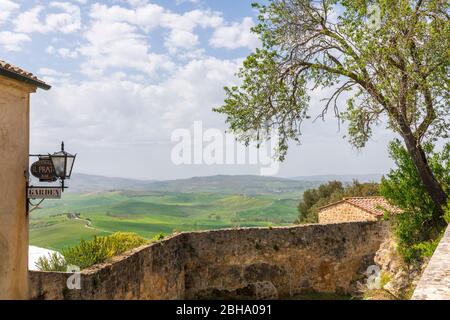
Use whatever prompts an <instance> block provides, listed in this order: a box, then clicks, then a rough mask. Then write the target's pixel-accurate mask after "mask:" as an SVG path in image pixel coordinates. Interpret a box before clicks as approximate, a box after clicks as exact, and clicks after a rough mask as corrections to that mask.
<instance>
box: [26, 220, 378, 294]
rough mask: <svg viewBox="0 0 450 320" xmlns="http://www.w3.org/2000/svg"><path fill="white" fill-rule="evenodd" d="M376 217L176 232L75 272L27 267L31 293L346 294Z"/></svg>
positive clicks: (367, 253) (373, 239) (373, 243)
mask: <svg viewBox="0 0 450 320" xmlns="http://www.w3.org/2000/svg"><path fill="white" fill-rule="evenodd" d="M385 234H386V233H385V226H384V224H382V223H380V222H353V223H342V224H325V225H321V224H312V225H302V226H295V227H280V228H246V229H227V230H216V231H204V232H190V233H181V234H178V235H175V236H173V237H171V238H168V239H166V240H163V241H161V242H159V243H154V244H151V245H148V246H144V247H141V248H138V249H135V250H133V251H131V252H128V253H127V254H125V255H122V256H120V257H115V258H114V259H113V260H112V261H110V262H108V263H104V264H100V265H97V266H94V267H92V268H89V269H86V270H83V271H82V272H81V290H68V289H67V287H66V280H67V278H68V277H69V276H70V274H64V273H55V272H34V271H31V272H30V283H31V297H32V298H33V299H207V298H216V299H242V298H252V299H269V298H285V297H289V296H292V295H296V294H299V293H301V292H304V291H318V292H339V293H349V292H351V291H352V290H353V282H354V281H355V280H356V279H358V278H359V277H360V276H361V274H360V271H361V270H365V269H366V268H367V266H368V265H369V264H373V259H372V257H373V256H374V254H375V252H376V251H377V250H378V248H379V246H380V244H381V242H382V241H383V238H384V237H385Z"/></svg>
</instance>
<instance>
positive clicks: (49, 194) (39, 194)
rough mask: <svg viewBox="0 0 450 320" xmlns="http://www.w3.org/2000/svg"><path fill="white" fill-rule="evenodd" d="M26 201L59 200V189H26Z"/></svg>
mask: <svg viewBox="0 0 450 320" xmlns="http://www.w3.org/2000/svg"><path fill="white" fill-rule="evenodd" d="M28 199H61V187H28Z"/></svg>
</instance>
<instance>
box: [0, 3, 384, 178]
mask: <svg viewBox="0 0 450 320" xmlns="http://www.w3.org/2000/svg"><path fill="white" fill-rule="evenodd" d="M250 4H251V1H246V0H164V1H163V0H159V1H156V0H155V1H147V0H128V1H127V0H110V1H107V0H97V1H90V0H72V1H44V0H26V1H25V0H23V1H20V0H0V52H1V54H0V59H3V60H6V61H8V62H10V63H13V64H16V65H18V66H21V67H23V68H25V69H27V70H29V71H31V72H33V73H35V74H36V75H38V76H39V77H40V78H42V79H44V80H45V81H47V82H48V83H49V84H51V85H52V86H53V87H52V89H51V90H50V91H42V90H39V91H38V92H37V93H36V94H34V95H33V97H32V112H31V151H32V152H33V153H47V152H52V151H56V149H57V148H58V145H59V143H60V141H61V140H64V141H65V143H66V148H67V149H68V151H73V152H77V153H78V160H77V163H76V167H75V169H74V170H75V171H76V172H83V173H91V174H100V175H107V176H118V177H131V178H141V179H174V178H184V177H191V176H198V175H212V174H258V173H259V172H260V170H259V169H260V166H258V165H238V164H236V165H230V164H228V165H206V164H196V165H175V164H174V163H173V162H172V160H171V151H172V150H173V148H174V145H175V143H174V142H172V141H171V135H172V133H173V132H174V130H176V129H183V128H185V129H188V130H192V128H193V125H194V121H202V125H203V129H204V130H206V129H208V128H216V129H220V130H224V129H225V125H224V117H223V116H221V115H218V114H215V113H213V112H212V111H211V109H212V108H213V107H216V106H219V105H221V103H222V101H223V98H224V91H223V87H224V86H225V85H231V84H235V83H236V78H235V76H234V74H235V72H236V71H237V69H238V67H239V66H240V64H241V63H242V60H243V59H244V58H245V57H246V55H248V54H249V53H250V52H251V51H252V50H253V49H254V48H256V47H257V46H258V45H259V42H258V39H257V38H256V37H255V36H254V35H253V34H252V33H251V32H250V28H251V27H252V25H253V24H254V23H255V22H256V19H255V17H256V12H255V11H253V9H252V8H251V6H250ZM325 94H326V92H324V91H320V90H318V91H316V92H313V93H312V98H313V99H312V101H313V104H318V103H319V101H320V99H321V98H323V97H325ZM317 112H319V109H318V108H317ZM303 133H304V136H303V143H302V145H301V146H297V145H295V144H294V145H292V147H291V149H290V151H289V154H288V157H287V160H286V162H285V163H283V164H282V165H281V167H280V170H279V172H278V175H279V176H284V177H289V176H298V175H315V174H349V173H354V174H358V173H359V174H360V173H384V172H386V171H387V170H388V168H389V167H391V166H392V163H391V161H390V160H389V159H388V156H387V152H386V145H387V142H388V141H389V140H390V139H391V138H392V135H391V134H390V133H389V132H386V131H384V129H383V128H379V129H378V130H376V133H375V135H374V137H373V139H372V140H371V141H370V143H369V144H368V146H367V147H366V148H365V149H364V150H362V151H357V150H355V149H353V148H352V147H351V146H349V144H348V143H347V142H346V140H345V139H343V138H342V137H343V136H344V135H345V131H342V129H341V132H338V126H337V123H336V121H335V120H334V119H333V118H331V117H330V118H329V119H327V121H326V122H321V121H318V122H316V123H307V124H306V125H305V127H304V129H303Z"/></svg>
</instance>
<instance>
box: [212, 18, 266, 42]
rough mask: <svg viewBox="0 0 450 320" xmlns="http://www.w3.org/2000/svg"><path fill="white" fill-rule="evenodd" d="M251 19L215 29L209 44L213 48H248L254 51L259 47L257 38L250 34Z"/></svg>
mask: <svg viewBox="0 0 450 320" xmlns="http://www.w3.org/2000/svg"><path fill="white" fill-rule="evenodd" d="M253 26H254V22H253V19H252V18H250V17H246V18H244V19H243V20H242V22H241V23H238V22H235V23H232V24H231V25H228V26H221V27H218V28H216V30H215V31H214V33H213V36H212V37H211V39H210V41H209V43H210V45H211V46H212V47H214V48H226V49H237V48H242V47H243V48H249V49H252V50H253V49H255V48H256V47H258V45H259V40H258V37H257V36H256V35H255V34H253V33H252V32H251V28H252V27H253Z"/></svg>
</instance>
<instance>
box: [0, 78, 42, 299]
mask: <svg viewBox="0 0 450 320" xmlns="http://www.w3.org/2000/svg"><path fill="white" fill-rule="evenodd" d="M34 91H35V89H34V88H32V87H30V86H28V85H25V84H22V83H20V82H17V81H14V80H10V79H8V78H5V77H2V76H0V299H27V298H28V217H27V215H26V185H25V183H26V179H25V176H24V172H25V171H27V170H28V154H29V99H30V92H34Z"/></svg>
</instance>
